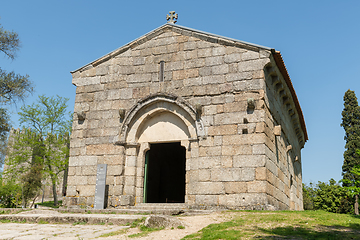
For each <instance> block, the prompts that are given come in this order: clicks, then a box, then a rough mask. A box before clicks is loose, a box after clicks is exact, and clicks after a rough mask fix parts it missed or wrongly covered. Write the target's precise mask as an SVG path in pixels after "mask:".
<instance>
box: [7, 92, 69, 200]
mask: <svg viewBox="0 0 360 240" xmlns="http://www.w3.org/2000/svg"><path fill="white" fill-rule="evenodd" d="M67 101H68V99H67V98H62V97H60V96H56V97H46V96H44V95H42V96H39V99H38V101H37V102H36V103H34V104H32V105H27V106H23V107H21V111H20V112H19V115H20V119H19V121H20V124H21V125H22V126H23V127H29V128H30V129H31V131H30V130H27V129H24V130H23V131H22V132H23V133H22V134H19V135H18V136H17V138H16V139H15V141H13V145H12V149H13V150H12V151H11V154H9V160H8V162H7V165H9V166H11V167H9V169H8V170H7V172H8V173H11V172H13V173H15V172H22V173H25V172H26V173H27V172H29V170H31V167H32V166H33V163H34V161H35V162H36V163H39V164H41V166H42V174H43V178H47V177H48V178H50V180H51V184H52V188H53V197H54V205H57V204H58V200H57V193H56V185H57V182H58V181H59V175H60V173H62V172H64V171H66V169H67V167H68V161H69V141H70V139H69V132H70V130H71V115H70V112H68V111H67V109H66V108H67V104H66V103H67Z"/></svg>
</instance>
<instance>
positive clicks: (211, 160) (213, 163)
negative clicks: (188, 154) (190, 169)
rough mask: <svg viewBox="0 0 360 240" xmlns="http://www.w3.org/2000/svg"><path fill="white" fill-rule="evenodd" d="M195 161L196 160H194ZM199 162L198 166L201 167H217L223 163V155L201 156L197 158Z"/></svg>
mask: <svg viewBox="0 0 360 240" xmlns="http://www.w3.org/2000/svg"><path fill="white" fill-rule="evenodd" d="M194 161H195V160H194ZM197 161H198V164H197V167H198V168H199V169H203V168H217V167H219V166H220V165H221V157H220V156H214V157H199V158H197Z"/></svg>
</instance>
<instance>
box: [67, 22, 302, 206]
mask: <svg viewBox="0 0 360 240" xmlns="http://www.w3.org/2000/svg"><path fill="white" fill-rule="evenodd" d="M161 61H164V72H163V74H159V73H160V72H161V70H160V62H161ZM268 64H273V65H275V63H274V60H273V59H272V55H271V51H270V50H269V49H266V48H261V47H258V46H255V45H249V44H244V43H242V42H236V41H233V40H229V39H226V38H219V37H214V36H212V35H207V34H206V33H202V32H196V31H193V30H189V29H186V28H183V27H175V26H171V25H169V24H167V25H164V26H162V27H160V28H159V29H156V30H154V31H153V32H150V33H149V34H147V35H145V36H143V37H141V38H139V39H137V40H135V41H134V42H131V43H129V44H128V45H125V46H124V47H122V48H120V49H118V50H115V51H114V52H112V53H110V54H108V55H106V56H104V57H103V58H100V59H99V60H97V61H94V62H93V63H91V64H88V65H87V66H85V67H83V68H81V69H79V70H77V71H75V72H73V84H74V85H76V86H77V88H76V100H75V109H74V112H75V113H81V114H83V115H86V116H85V119H84V120H81V119H80V118H78V117H77V114H74V115H75V116H74V123H73V132H72V136H71V147H70V165H69V181H68V190H67V204H68V205H74V204H75V205H76V204H84V205H88V206H92V205H93V203H94V192H95V183H96V166H97V164H100V163H106V164H108V172H107V179H106V184H107V185H108V187H109V188H108V196H109V198H108V199H109V201H108V206H111V207H117V206H119V205H133V204H135V203H140V202H142V201H143V198H142V191H143V175H144V173H143V167H144V165H143V164H144V159H143V158H144V153H145V152H146V151H147V150H148V146H146V144H145V143H137V142H133V141H132V142H129V141H127V140H129V138H126V133H127V132H131V131H132V130H131V127H132V126H135V125H136V124H135V122H136V121H139V119H141V114H140V113H139V112H136V113H135V112H134V109H136V108H137V107H138V108H140V107H141V106H142V105H141V104H142V103H143V102H146V101H150V100H147V99H148V98H149V96H155V97H156V96H157V97H158V98H161V97H163V95H164V94H165V95H169V96H174V97H173V98H171V97H169V99H168V100H166V101H168V102H169V103H167V104H168V106H162V108H164V111H165V110H166V111H169V112H173V113H174V114H175V113H176V112H179V111H174V110H173V109H174V107H173V106H175V107H176V106H180V107H182V106H183V105H184V104H183V103H186V104H188V105H186V104H185V105H186V106H185V105H184V106H185V107H184V108H187V110H186V111H188V115H189V116H190V115H191V116H194V117H193V118H192V117H188V119H193V122H192V123H189V124H188V125H189V129H190V128H191V126H190V125H193V126H192V127H193V129H196V130H193V131H196V132H197V136H195V138H193V137H191V136H189V139H188V140H186V141H185V140H184V139H180V140H181V143H182V145H183V146H184V147H185V148H186V196H185V203H187V204H188V205H189V206H204V205H205V206H208V205H212V206H226V207H229V208H247V209H301V206H302V205H301V201H302V193H301V165H300V166H297V165H296V164H295V163H293V162H292V161H288V160H287V157H288V156H287V152H286V148H287V146H288V145H289V142H291V145H292V146H293V151H292V152H290V153H289V154H290V157H291V158H292V157H293V156H295V155H296V156H299V157H300V148H301V147H302V146H300V145H299V144H297V143H296V141H297V138H296V135H295V134H293V133H292V132H293V131H294V130H293V128H292V127H291V125H289V126H288V124H287V123H288V122H291V119H290V118H288V117H286V116H285V117H284V116H282V111H283V109H282V108H281V106H280V105H279V104H278V103H277V101H278V100H277V94H276V93H272V90H271V87H272V86H269V84H268V83H267V81H268V80H267V78H266V77H265V74H264V73H265V72H264V69H265V66H268ZM252 100H253V101H254V103H255V104H254V107H249V101H252ZM158 101H160V100H158ZM149 104H150V103H149ZM181 104H183V105H181ZM196 106H201V111H200V112H199V111H198V110H197V107H196ZM144 109H145V107H144ZM119 110H124V111H125V113H126V116H125V117H124V116H123V117H122V116H121V114H119ZM145 110H146V109H145ZM145 110H143V112H146V111H149V112H150V109H149V110H146V111H145ZM139 111H140V110H139ZM132 112H134V113H133V115H134V116H132V115H131V114H132ZM198 113H200V116H199V118H198V117H196V116H195V115H196V114H198ZM136 114H137V115H136ZM276 114H278V115H276ZM130 115H131V116H130ZM130 118H131V119H133V120H131V119H130ZM127 119H130V120H127ZM144 119H145V118H144ZM124 121H125V122H126V121H128V122H126V124H124ZM144 121H145V120H144ZM198 124H200V127H199V126H198ZM276 125H281V126H283V128H282V130H283V133H282V134H281V136H275V134H274V127H275V126H276ZM125 127H126V128H125ZM128 128H129V129H128ZM122 129H123V130H122ZM124 129H125V130H124ZM199 129H202V130H199ZM200 131H203V133H201V134H199V132H200ZM119 139H123V140H124V141H119ZM275 139H277V140H275ZM133 140H135V141H136V137H135V139H133ZM180 140H179V141H180ZM115 143H117V144H118V145H116V144H115ZM119 144H120V145H119ZM287 162H288V163H289V166H287V165H286V163H287ZM293 164H295V167H294V166H293ZM293 168H296V170H293ZM291 176H293V177H292V178H293V179H292V184H290V178H291Z"/></svg>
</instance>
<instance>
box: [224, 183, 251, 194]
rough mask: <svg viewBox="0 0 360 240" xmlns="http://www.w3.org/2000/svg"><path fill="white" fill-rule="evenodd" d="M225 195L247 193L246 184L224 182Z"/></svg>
mask: <svg viewBox="0 0 360 240" xmlns="http://www.w3.org/2000/svg"><path fill="white" fill-rule="evenodd" d="M224 187H225V193H226V194H234V193H246V192H247V183H246V182H225V183H224Z"/></svg>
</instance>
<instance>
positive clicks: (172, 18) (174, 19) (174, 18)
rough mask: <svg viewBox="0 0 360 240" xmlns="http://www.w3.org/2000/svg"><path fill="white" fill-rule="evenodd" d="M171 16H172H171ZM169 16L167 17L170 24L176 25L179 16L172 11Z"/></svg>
mask: <svg viewBox="0 0 360 240" xmlns="http://www.w3.org/2000/svg"><path fill="white" fill-rule="evenodd" d="M169 14H170V15H169ZM169 14H167V15H166V20H168V21H167V22H168V23H173V24H174V23H176V22H177V19H178V14H177V13H175V11H170V12H169Z"/></svg>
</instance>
